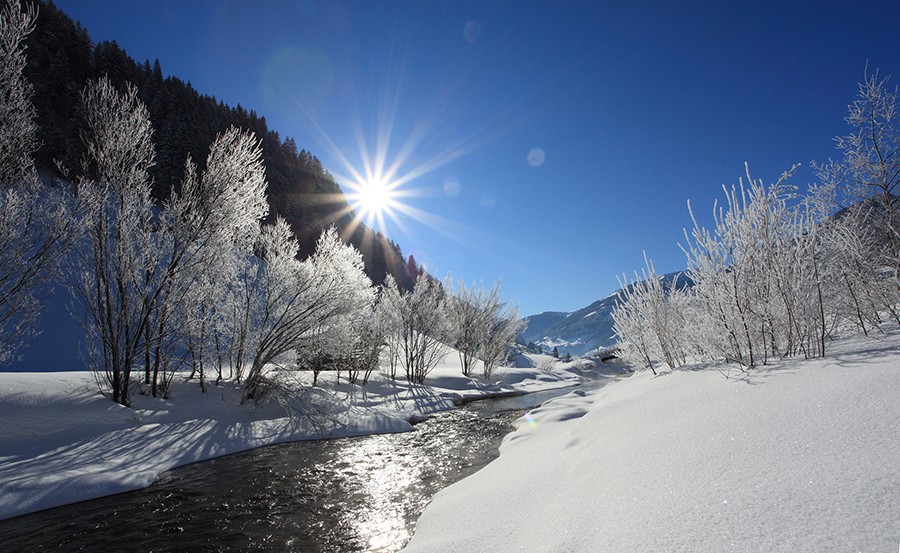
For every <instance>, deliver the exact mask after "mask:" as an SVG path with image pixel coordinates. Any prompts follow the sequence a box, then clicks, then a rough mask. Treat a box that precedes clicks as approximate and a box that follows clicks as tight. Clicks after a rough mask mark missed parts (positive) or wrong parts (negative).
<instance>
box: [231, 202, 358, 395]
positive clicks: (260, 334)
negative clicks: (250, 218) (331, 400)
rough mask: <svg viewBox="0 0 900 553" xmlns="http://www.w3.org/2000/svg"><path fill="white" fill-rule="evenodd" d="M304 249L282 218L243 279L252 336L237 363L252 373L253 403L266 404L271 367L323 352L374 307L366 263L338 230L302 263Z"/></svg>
mask: <svg viewBox="0 0 900 553" xmlns="http://www.w3.org/2000/svg"><path fill="white" fill-rule="evenodd" d="M297 249H298V244H297V242H296V239H295V238H294V235H293V233H292V232H291V230H290V227H289V226H288V224H287V223H286V222H285V221H284V220H283V219H280V218H279V219H277V220H276V222H275V224H274V225H268V226H265V227H263V231H262V233H261V234H260V237H259V239H258V241H257V245H256V252H257V253H256V256H255V257H254V258H253V259H251V260H250V261H249V262H248V265H247V267H246V268H245V270H244V274H243V276H241V277H240V278H239V280H240V281H241V282H242V284H241V288H242V293H243V294H244V295H243V296H242V299H246V304H245V306H246V311H245V313H244V321H243V323H244V324H246V329H247V330H246V333H247V336H246V344H245V345H243V346H242V347H241V349H240V350H239V352H238V354H237V358H236V359H235V360H236V362H237V363H238V364H239V366H243V365H246V366H247V375H246V385H245V393H244V400H245V401H246V400H250V399H252V400H254V401H258V400H260V399H262V397H264V395H265V392H266V391H267V390H266V387H267V385H268V384H270V383H271V382H272V381H271V379H269V378H267V374H266V372H265V368H266V365H268V364H269V363H271V362H273V361H276V360H278V359H279V358H280V357H282V356H285V355H288V354H294V355H297V354H299V355H300V356H301V357H303V356H304V355H305V354H306V352H308V351H315V350H318V349H321V348H320V344H321V343H322V342H323V340H327V339H329V338H334V337H336V336H338V337H339V336H340V334H339V333H337V332H336V331H337V330H338V329H340V328H342V326H343V325H344V324H345V323H346V320H347V319H348V318H349V317H352V316H353V315H354V314H356V313H359V312H361V311H363V310H365V309H367V308H368V306H369V305H370V304H371V302H372V297H373V289H372V286H371V281H369V279H368V277H367V276H366V275H365V272H364V271H363V262H362V257H361V256H360V254H359V252H358V251H357V250H356V249H355V248H353V247H352V246H347V245H345V244H344V243H343V242H342V241H341V239H340V237H339V236H338V235H337V231H336V230H335V229H334V228H331V229H329V230H327V231H326V232H324V233H323V234H322V236H321V237H320V238H319V241H318V243H317V245H316V251H315V253H314V254H313V255H312V256H311V257H310V258H309V259H307V260H306V261H299V260H298V259H297ZM239 374H240V373H239Z"/></svg>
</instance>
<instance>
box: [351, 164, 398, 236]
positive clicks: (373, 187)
mask: <svg viewBox="0 0 900 553" xmlns="http://www.w3.org/2000/svg"><path fill="white" fill-rule="evenodd" d="M398 186H399V183H398V182H397V181H391V180H390V179H389V178H388V177H385V176H384V175H381V174H377V173H372V172H370V171H367V172H366V177H365V178H360V179H354V181H352V182H349V183H348V185H347V187H348V188H349V190H348V191H347V193H346V197H347V200H348V203H349V204H350V209H352V210H353V211H354V212H356V218H357V219H358V220H361V221H365V222H366V223H367V224H368V225H369V226H372V225H373V224H375V225H376V226H378V227H384V221H385V215H387V216H389V217H391V218H393V217H394V210H402V209H403V205H402V204H401V203H400V202H399V197H400V196H401V195H402V193H401V192H400V191H399V190H397V187H398Z"/></svg>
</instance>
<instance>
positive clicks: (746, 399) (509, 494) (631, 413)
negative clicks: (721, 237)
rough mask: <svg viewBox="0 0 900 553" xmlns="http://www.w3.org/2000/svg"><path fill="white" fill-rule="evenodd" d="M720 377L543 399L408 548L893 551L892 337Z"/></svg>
mask: <svg viewBox="0 0 900 553" xmlns="http://www.w3.org/2000/svg"><path fill="white" fill-rule="evenodd" d="M730 376H731V378H730V379H728V380H726V379H724V378H723V377H722V375H721V374H720V373H719V372H717V371H715V370H710V369H706V370H703V369H698V370H694V371H691V370H679V371H677V372H674V373H666V374H663V375H661V376H659V377H656V378H654V377H652V375H651V374H649V373H640V374H636V375H635V376H633V377H631V378H628V379H626V380H623V381H621V382H618V383H616V384H614V385H612V386H607V387H605V388H602V389H600V390H598V391H596V392H592V393H587V394H585V393H583V392H573V393H571V394H569V395H566V396H564V397H561V398H558V399H554V400H551V401H550V402H548V403H546V404H545V405H544V406H542V407H541V408H540V409H536V410H534V411H532V412H531V413H530V415H528V416H526V417H524V418H523V419H520V421H519V422H518V429H517V431H516V432H514V433H512V434H510V435H509V436H507V438H506V439H505V440H504V443H503V446H502V447H501V454H500V457H499V458H498V459H497V460H496V461H494V462H492V463H491V464H490V465H488V466H487V467H486V468H484V469H483V470H481V471H479V472H478V473H476V474H474V475H473V476H471V477H469V478H467V479H465V480H463V481H461V482H459V483H457V484H454V485H453V486H450V487H449V488H447V489H445V490H443V491H442V492H440V493H438V494H437V495H436V496H435V498H434V500H433V501H432V503H431V504H430V505H429V506H428V507H427V508H426V510H425V512H424V513H423V515H422V517H421V518H420V519H419V522H418V525H417V529H416V532H415V535H414V537H413V539H412V541H411V542H410V544H409V546H408V548H407V549H406V551H409V552H417V551H429V552H434V551H611V552H612V551H615V552H621V551H785V552H788V551H790V552H795V551H873V552H875V551H877V552H888V551H897V548H898V543H900V469H898V467H900V400H898V398H900V336H897V335H894V336H891V337H885V338H881V339H879V340H872V339H862V338H858V339H857V338H855V339H853V340H848V341H844V342H842V343H839V344H836V345H835V346H834V347H833V348H832V352H831V353H830V355H829V357H828V358H826V359H824V360H815V361H809V362H801V361H789V362H784V363H782V364H781V365H779V366H777V367H765V368H762V369H758V370H754V371H752V372H751V373H750V374H749V375H748V376H743V375H741V373H739V372H738V371H736V370H734V369H732V370H731V371H730ZM741 376H743V377H741Z"/></svg>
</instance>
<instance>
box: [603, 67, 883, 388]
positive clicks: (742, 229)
mask: <svg viewBox="0 0 900 553" xmlns="http://www.w3.org/2000/svg"><path fill="white" fill-rule="evenodd" d="M896 98H897V91H896V89H895V90H893V91H891V90H890V89H888V88H887V86H886V82H885V80H879V79H878V77H877V74H876V75H874V76H869V77H867V78H866V80H865V82H864V83H862V84H861V85H860V93H859V97H858V99H857V101H856V102H855V103H854V104H852V105H851V106H850V115H849V116H848V117H847V122H848V123H849V124H850V125H851V127H852V128H853V133H852V134H850V135H848V136H846V137H840V138H838V140H837V144H838V147H839V149H840V150H841V152H842V154H843V159H841V160H839V161H830V162H829V163H827V164H822V165H820V164H815V165H814V167H815V169H816V170H817V173H818V176H819V179H820V181H821V184H819V185H817V186H814V187H811V189H810V191H809V193H808V194H807V195H805V196H803V197H801V196H799V195H798V194H797V192H796V189H795V188H794V187H792V186H790V185H788V184H787V180H788V178H789V177H790V173H787V174H785V175H784V176H782V178H781V179H780V180H779V181H778V182H776V183H775V184H774V185H768V186H767V185H765V184H764V183H763V182H762V181H761V180H754V179H752V178H751V177H750V174H749V171H748V173H747V179H746V181H744V180H743V179H742V180H741V181H740V182H739V184H738V185H737V186H733V187H731V188H724V187H723V189H724V192H725V202H724V204H723V205H721V206H720V205H718V204H717V205H716V206H715V207H714V209H713V214H714V226H713V228H711V229H708V228H704V227H702V226H701V225H699V224H698V223H697V220H696V218H695V217H694V214H693V211H691V218H692V219H693V221H694V227H693V229H692V230H691V231H690V232H688V231H685V239H686V245H684V246H683V247H682V249H683V250H684V252H685V253H686V255H687V260H688V270H687V273H686V274H685V275H683V276H682V278H683V279H686V281H687V282H685V284H692V285H691V286H678V285H672V286H668V287H666V286H664V285H663V283H662V282H661V280H660V278H659V275H657V273H656V270H655V268H654V266H653V263H652V262H650V261H649V260H646V268H645V269H644V270H643V271H642V273H641V274H640V275H637V274H635V280H634V281H632V282H629V283H624V282H623V291H622V295H621V302H620V303H619V304H618V306H617V308H616V310H615V312H614V315H613V316H614V320H615V326H614V328H615V331H616V333H617V334H618V336H619V340H620V344H621V347H622V350H623V353H624V355H625V356H626V358H628V359H629V360H630V361H632V362H633V363H635V364H637V365H640V366H645V367H647V368H650V369H651V370H653V371H654V373H655V372H656V367H655V364H660V363H665V364H666V365H668V366H669V367H670V368H676V367H678V366H679V365H682V364H684V363H686V362H688V361H689V360H723V359H724V360H727V361H730V362H734V363H737V364H738V365H739V366H741V367H750V366H754V365H759V364H766V363H768V362H769V361H770V360H773V359H779V358H783V357H786V356H793V355H803V356H804V357H807V358H809V357H816V356H823V355H825V350H826V346H827V343H828V338H829V336H830V335H831V334H832V333H833V332H834V331H835V330H836V329H841V328H846V327H847V326H853V327H856V328H857V329H859V330H860V331H862V332H865V333H869V332H871V331H872V330H873V329H875V330H879V329H881V327H882V325H883V324H885V323H886V322H890V321H893V323H894V324H900V311H898V307H900V280H898V274H900V273H898V269H900V233H898V229H900V225H898V217H897V215H896V214H895V211H896V203H897V196H896V192H897V186H898V183H900V132H898V131H900V125H898V122H897V120H896V119H894V106H895V105H896ZM839 203H844V204H847V207H844V208H843V209H837V208H836V206H838V205H839ZM689 208H690V204H689ZM625 284H627V286H625Z"/></svg>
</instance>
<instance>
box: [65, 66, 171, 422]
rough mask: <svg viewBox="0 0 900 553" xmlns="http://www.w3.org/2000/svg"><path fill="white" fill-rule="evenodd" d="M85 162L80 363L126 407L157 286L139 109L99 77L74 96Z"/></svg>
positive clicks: (146, 142) (146, 134)
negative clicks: (79, 107) (85, 361)
mask: <svg viewBox="0 0 900 553" xmlns="http://www.w3.org/2000/svg"><path fill="white" fill-rule="evenodd" d="M82 103H83V106H84V114H85V125H86V132H85V134H84V141H85V145H86V147H87V157H86V158H85V160H84V163H83V170H84V172H85V174H87V175H91V176H92V177H93V178H87V177H86V178H82V179H81V180H80V181H79V183H78V196H79V198H80V200H81V201H82V202H83V203H84V205H85V209H84V224H85V227H86V229H87V230H86V233H85V236H84V237H83V239H82V240H81V242H82V243H81V244H80V247H79V248H78V249H77V255H75V256H73V260H74V261H75V267H74V268H73V271H72V277H73V278H74V279H75V282H74V286H73V291H74V292H75V293H76V295H77V296H79V297H80V299H81V303H82V304H83V307H84V309H85V315H86V317H85V319H84V322H85V330H86V331H87V334H88V352H87V353H88V357H89V360H90V362H91V364H92V366H93V367H95V368H96V370H98V371H99V372H100V373H102V374H103V375H104V380H105V382H106V384H108V385H109V391H110V393H111V396H112V399H113V400H114V401H116V402H118V403H122V404H124V405H128V404H129V402H130V395H129V387H130V383H131V370H132V368H133V367H134V366H135V364H136V363H137V362H138V361H139V360H140V358H141V356H142V354H143V353H144V351H145V349H144V348H145V346H146V342H145V337H146V331H147V330H148V327H149V325H150V324H151V323H152V320H151V316H152V314H153V310H154V308H155V302H156V299H157V297H158V294H159V293H161V288H159V287H158V285H157V284H158V282H159V275H160V274H161V273H163V272H165V270H164V268H163V266H162V256H161V246H162V244H161V243H160V240H159V237H158V235H157V233H156V230H157V229H158V228H159V225H160V217H159V213H158V211H156V210H155V209H154V208H153V203H152V200H151V198H150V188H151V182H150V177H149V175H148V170H149V168H150V167H151V165H152V164H153V159H154V150H153V144H152V142H151V132H152V131H151V127H150V120H149V117H148V114H147V110H146V108H145V107H144V105H143V104H141V103H140V101H139V100H138V99H137V90H136V89H135V88H134V87H132V86H129V87H127V88H126V90H125V91H124V92H123V93H121V94H120V93H119V92H117V91H116V90H115V88H114V87H113V86H112V84H111V83H110V82H109V81H108V80H107V79H106V78H102V79H100V80H99V81H96V82H93V83H90V84H89V85H88V86H87V87H86V88H85V90H84V91H83V92H82Z"/></svg>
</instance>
